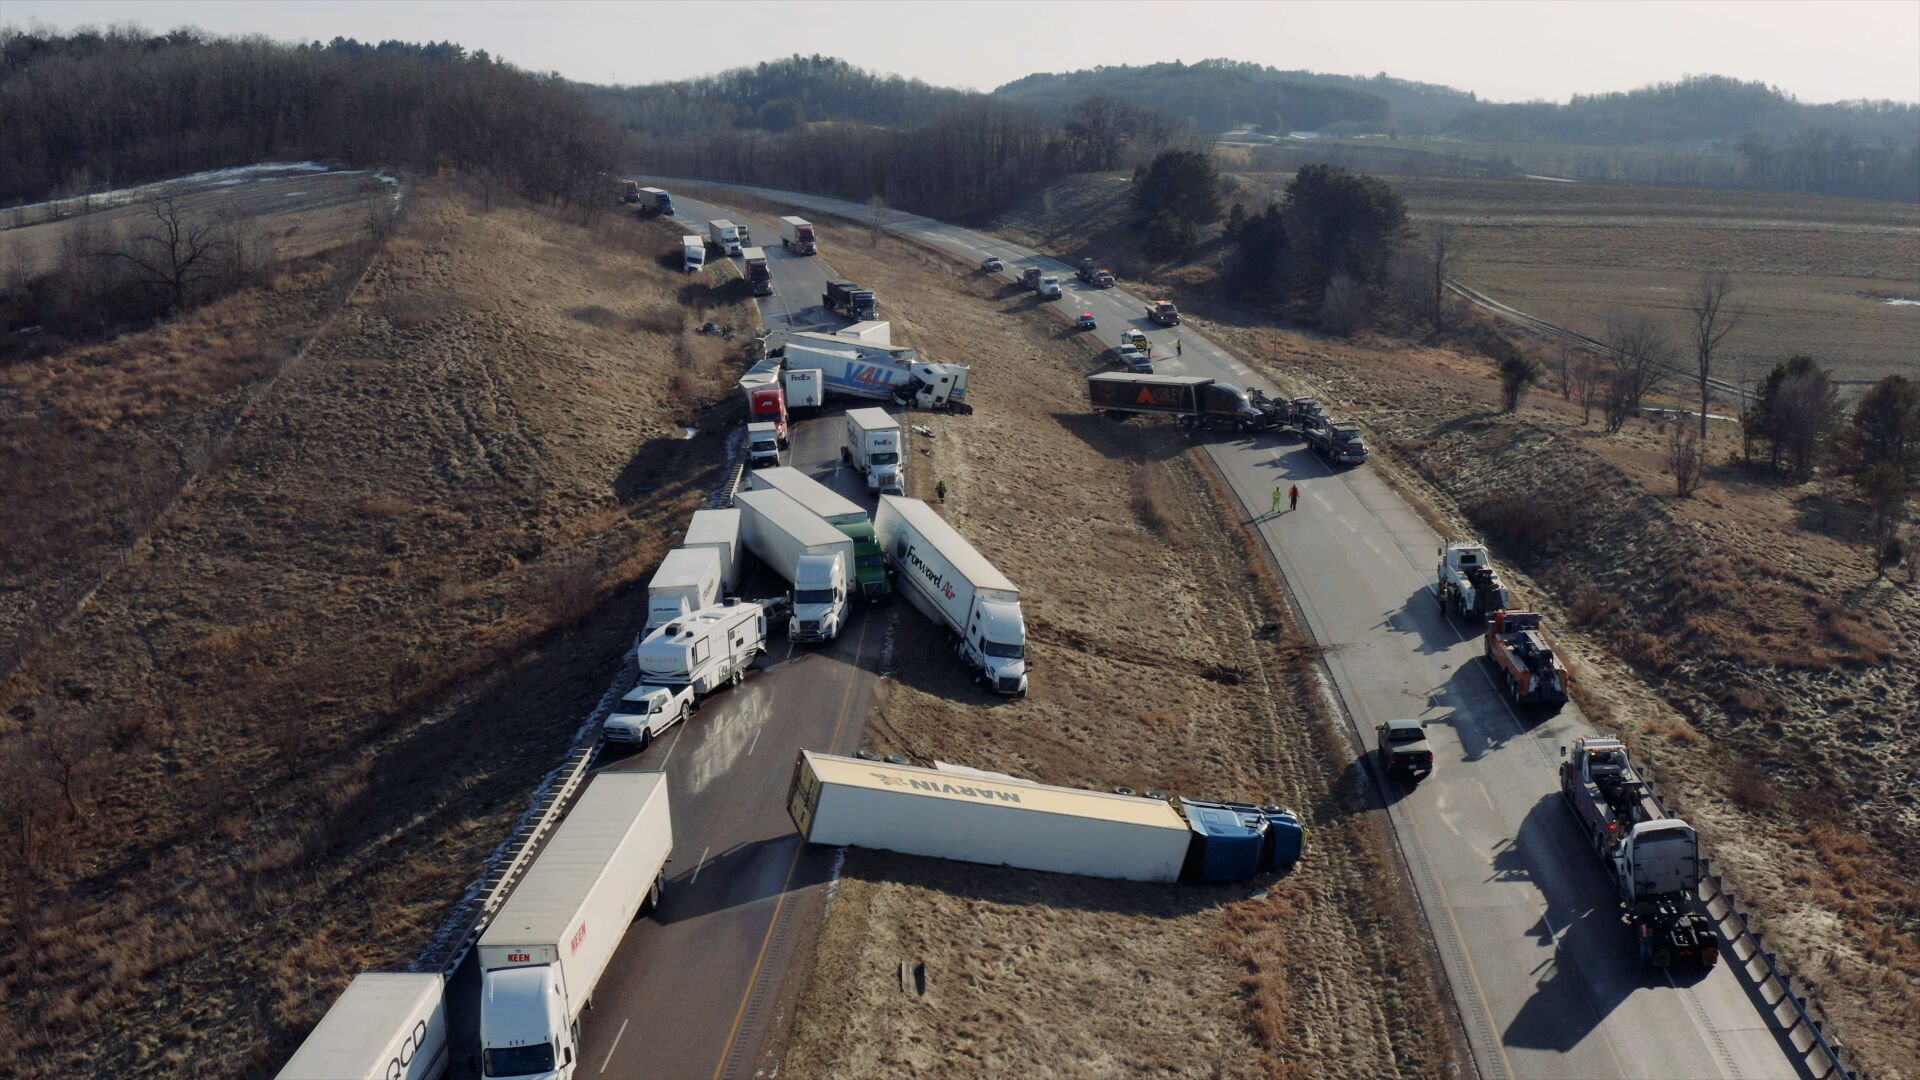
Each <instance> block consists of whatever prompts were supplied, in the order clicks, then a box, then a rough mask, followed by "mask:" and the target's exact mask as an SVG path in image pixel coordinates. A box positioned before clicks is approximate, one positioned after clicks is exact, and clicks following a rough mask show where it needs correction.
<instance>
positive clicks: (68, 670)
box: [0, 180, 754, 1078]
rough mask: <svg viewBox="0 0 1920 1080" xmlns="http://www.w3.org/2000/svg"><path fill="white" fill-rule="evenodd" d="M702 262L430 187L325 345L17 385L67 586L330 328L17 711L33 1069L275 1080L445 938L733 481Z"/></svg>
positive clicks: (51, 568)
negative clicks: (322, 1026) (174, 470)
mask: <svg viewBox="0 0 1920 1080" xmlns="http://www.w3.org/2000/svg"><path fill="white" fill-rule="evenodd" d="M670 250H672V251H675V252H677V247H676V246H675V241H674V239H673V236H672V232H671V230H670V229H667V228H665V227H661V226H653V225H642V224H640V223H637V222H635V221H633V220H632V219H631V218H629V217H627V216H626V215H612V214H609V215H606V216H604V217H602V218H601V219H599V220H598V221H597V222H596V223H594V224H593V225H592V226H589V227H583V226H579V225H576V224H569V223H566V222H562V221H560V220H557V219H556V218H554V217H553V216H551V215H548V214H546V213H542V212H536V211H533V210H529V209H525V208H518V207H509V206H503V205H500V204H498V203H496V205H495V209H494V210H493V211H492V212H491V213H484V212H482V210H481V208H480V203H479V201H478V199H476V198H474V197H473V196H472V195H470V194H469V193H466V192H464V191H462V190H461V189H460V188H459V187H458V186H457V185H455V184H454V183H453V182H452V181H445V180H436V181H428V182H424V183H422V184H419V185H417V186H413V187H410V189H409V194H408V210H407V214H406V217H405V218H404V220H403V222H402V223H401V225H400V227H399V229H398V231H397V232H395V233H394V234H393V235H392V236H391V237H390V238H389V239H388V240H387V241H386V242H385V244H384V246H383V247H382V248H381V249H380V250H379V251H378V252H377V253H375V254H373V255H372V258H371V263H370V264H369V265H368V268H367V272H366V275H365V278H364V280H363V281H362V282H361V283H360V284H359V286H358V287H357V288H356V289H354V290H353V291H352V292H351V293H350V294H349V295H347V296H346V297H345V300H344V305H343V306H342V307H341V308H340V310H339V312H338V314H337V316H335V317H334V318H333V319H332V321H331V322H330V323H328V324H327V325H325V326H324V328H319V326H318V322H319V321H320V320H316V318H315V309H314V305H313V304H312V303H302V302H300V295H301V294H300V292H299V289H298V287H297V283H295V287H293V288H290V289H288V290H287V291H285V292H282V291H279V290H277V289H267V290H264V291H260V292H257V293H243V294H240V295H237V296H235V297H232V298H230V299H229V300H228V301H222V302H221V303H219V304H216V305H213V306H212V307H209V308H206V309H202V310H200V311H197V312H194V313H191V314H189V315H185V316H182V317H180V318H178V319H176V320H174V321H172V322H169V323H165V324H163V325H161V326H159V327H157V328H155V329H153V330H151V331H148V332H144V333H141V334H137V335H131V336H129V337H127V338H125V339H122V340H120V341H117V342H114V343H112V344H111V345H110V346H102V347H100V348H98V349H87V350H81V351H80V352H79V353H78V354H77V355H75V356H72V357H53V358H49V360H48V361H47V362H46V363H45V364H43V365H41V366H37V367H34V368H31V369H29V370H20V369H15V370H11V371H9V372H8V373H7V375H6V377H7V378H8V379H9V380H11V382H10V385H12V386H14V387H16V388H17V392H18V394H19V395H20V397H19V400H23V401H25V402H27V403H28V404H30V409H27V410H25V411H26V412H27V413H28V414H30V415H31V416H33V417H34V418H35V419H34V421H33V423H34V424H35V427H34V428H33V434H34V435H35V436H36V438H37V439H38V441H39V442H40V443H42V444H44V445H43V446H42V447H40V448H38V449H36V448H35V447H32V446H23V445H21V444H17V443H16V444H13V445H12V446H11V447H10V449H9V453H12V454H14V455H22V454H33V453H44V454H45V455H47V462H49V463H42V464H40V465H37V466H36V467H35V468H33V469H29V470H26V471H24V472H21V473H10V474H9V478H10V481H11V480H12V478H13V477H14V476H26V477H27V478H28V481H29V485H30V486H29V487H28V490H27V491H26V492H25V497H24V498H23V499H22V500H21V501H19V502H17V503H15V502H12V501H11V498H10V509H11V508H12V507H13V506H22V507H25V508H26V509H27V512H28V513H29V514H30V515H32V520H29V521H26V522H21V521H19V520H18V519H17V518H15V517H13V516H11V515H9V520H8V528H9V529H11V530H14V531H15V534H16V535H17V534H18V533H22V532H26V531H28V530H29V529H31V528H32V527H33V526H34V524H35V523H36V522H38V523H40V524H41V525H42V526H43V527H44V528H45V529H46V530H47V531H49V532H52V533H55V534H57V535H59V536H63V537H76V538H79V539H78V540H75V541H73V542H71V543H63V544H60V545H46V546H43V547H40V548H35V549H34V551H33V553H32V554H31V557H30V558H28V559H27V560H25V561H24V562H23V563H22V564H20V567H19V569H18V571H17V572H19V573H21V574H23V575H26V576H29V577H32V576H33V575H36V574H39V573H42V572H46V573H50V574H53V573H68V572H70V567H71V566H73V565H78V566H80V567H81V568H82V569H87V570H91V569H92V568H93V567H92V565H91V564H90V563H89V562H88V559H89V556H88V552H90V551H95V550H97V549H98V545H99V544H100V543H101V541H99V540H98V539H97V538H98V537H101V536H105V537H108V538H109V539H110V540H112V541H113V542H119V541H120V540H121V539H124V537H122V536H121V535H119V534H116V533H115V532H114V530H115V529H116V528H120V527H122V519H121V518H120V517H119V515H120V514H121V513H122V511H121V509H120V507H121V505H122V503H121V501H120V500H121V492H120V491H119V490H118V489H119V488H120V487H121V486H124V485H128V484H132V483H134V482H135V481H133V480H122V479H120V477H121V476H122V475H123V474H122V472H121V471H120V470H125V471H126V475H130V476H138V475H140V472H141V470H142V469H143V468H146V467H147V466H146V463H144V462H141V461H139V460H137V459H138V458H139V457H140V453H139V451H140V450H141V449H142V448H143V447H146V446H148V445H149V443H151V442H153V441H156V440H158V439H159V438H160V436H159V435H153V434H151V433H153V432H160V433H163V434H164V433H169V432H175V431H181V430H192V429H194V428H195V427H196V425H205V424H208V423H211V422H212V420H210V419H209V418H208V417H209V416H210V415H217V414H218V413H219V410H220V409H221V408H222V407H223V405H222V403H223V402H224V401H226V400H227V399H226V398H225V397H223V395H230V394H231V393H232V392H233V389H234V387H235V386H237V385H241V384H243V383H244V381H245V380H246V379H249V378H253V377H255V375H254V372H255V367H254V364H255V360H256V355H257V353H256V350H259V351H267V352H269V355H271V350H272V349H275V348H284V347H286V344H285V343H287V342H291V341H294V340H296V339H299V338H302V337H304V336H306V335H308V334H313V335H315V337H314V340H313V341H312V343H311V344H310V345H309V346H308V347H307V348H306V349H305V350H304V351H303V352H302V353H301V354H300V355H299V357H298V359H297V361H296V362H294V363H292V364H290V365H288V366H287V368H286V371H285V373H284V374H283V375H281V376H280V377H279V379H278V380H277V381H276V382H275V383H274V384H273V386H272V388H271V390H270V391H269V392H267V393H265V394H264V395H263V396H261V398H260V399H259V400H258V401H257V402H256V403H255V405H254V408H253V410H252V412H251V413H250V414H249V415H248V416H247V417H246V418H245V419H244V420H243V421H242V422H241V423H240V424H239V425H238V427H237V428H236V429H235V431H234V434H233V436H232V437H231V439H229V440H228V441H227V443H226V446H225V449H224V451H223V452H222V453H221V454H219V455H218V456H217V457H215V458H214V460H213V461H211V462H210V463H209V465H208V467H207V468H206V469H205V471H204V472H203V473H202V474H201V475H199V476H198V478H197V479H195V480H194V482H193V483H192V484H191V486H190V487H189V488H188V489H187V490H186V492H185V494H184V495H183V496H182V497H181V498H180V499H179V501H178V502H177V503H176V504H174V505H172V507H171V508H170V509H168V510H167V511H166V512H165V513H164V514H162V515H161V516H160V517H159V518H158V520H157V521H155V522H153V523H152V525H151V528H150V530H149V531H148V532H147V533H146V535H144V536H140V537H135V538H133V542H132V549H133V557H132V558H131V560H130V561H128V562H127V563H126V564H125V565H124V566H119V567H117V568H114V569H112V572H111V573H110V574H109V575H108V577H107V578H106V581H105V583H104V584H103V585H102V586H101V587H100V589H99V590H98V592H97V593H96V594H95V595H94V596H93V597H92V599H91V601H90V602H89V603H88V604H86V605H85V606H84V607H83V608H82V609H81V610H80V611H79V613H78V614H77V615H76V616H75V617H73V618H72V619H70V620H68V621H67V622H65V623H64V624H63V625H61V626H60V627H58V628H57V629H56V630H55V631H54V632H53V633H52V635H51V636H49V637H47V638H46V639H45V640H44V641H43V642H41V643H40V644H39V645H38V646H37V647H36V648H34V649H33V650H32V651H31V652H30V653H29V654H28V655H27V657H26V660H25V662H24V664H23V665H22V666H21V667H20V669H19V670H18V671H17V672H16V673H14V674H13V675H12V676H11V677H9V678H6V679H5V681H4V682H0V750H3V751H4V755H0V762H3V763H4V764H3V768H4V774H5V778H4V784H0V794H3V795H4V797H3V798H0V803H3V804H4V805H0V811H4V816H5V821H6V825H5V828H6V831H7V834H8V835H9V836H10V837H12V838H14V841H15V843H14V847H13V850H12V854H11V857H10V858H9V859H7V860H6V861H5V862H4V863H3V864H0V884H4V890H0V999H4V1000H5V1001H6V1003H7V1004H6V1008H5V1010H4V1011H0V1074H4V1075H7V1076H19V1077H62V1078H65V1077H75V1076H93V1077H115V1078H118V1077H175V1076H186V1075H212V1074H219V1075H236V1074H239V1075H264V1074H268V1073H270V1072H271V1071H272V1069H273V1068H274V1067H275V1066H276V1065H277V1063H278V1062H279V1061H280V1060H283V1059H284V1057H285V1055H286V1054H287V1053H289V1052H290V1051H291V1048H292V1046H293V1044H294V1043H296V1042H297V1041H298V1040H299V1039H300V1038H302V1037H304V1035H305V1033H306V1032H307V1030H308V1029H309V1028H310V1027H311V1025H312V1024H313V1023H314V1022H315V1020H317V1019H318V1017H319V1016H320V1015H321V1014H322V1013H323V1012H324V1011H325V1008H326V1006H327V1005H328V1004H329V1003H330V1002H331V1000H332V999H333V997H334V996H335V995H336V994H337V993H338V992H339V990H340V988H341V987H343V986H344V985H345V984H346V982H347V981H348V980H349V979H350V978H351V976H352V975H353V974H354V973H355V972H358V971H362V970H381V969H388V970H391V969H395V968H403V967H404V966H405V965H406V964H407V963H408V962H409V961H410V960H411V959H412V958H413V956H414V955H415V954H416V953H417V952H418V951H419V950H420V949H421V948H422V947H423V946H424V945H425V944H426V942H427V941H428V939H429V937H430V936H431V934H432V933H433V931H434V930H435V929H436V928H437V926H438V925H439V923H440V922H441V920H442V919H444V918H445V917H446V914H447V912H448V911H449V910H450V908H451V907H452V905H453V903H454V901H455V900H456V899H457V898H458V896H459V895H460V893H461V891H462V889H463V888H464V887H465V886H466V885H467V884H468V883H469V882H470V881H472V880H473V879H474V878H475V877H477V876H478V874H479V872H480V868H481V864H482V860H483V859H484V858H485V857H486V856H487V855H488V853H489V852H490V851H491V850H492V849H493V848H494V846H495V845H496V844H498V843H499V841H500V840H501V838H502V837H503V836H505V835H506V826H507V823H508V822H510V821H511V820H512V819H513V818H514V817H515V816H517V815H518V814H519V813H520V811H521V810H522V809H523V807H524V806H525V801H526V797H527V793H528V792H529V791H530V790H531V789H532V788H533V786H534V785H535V784H536V783H537V781H538V778H539V777H540V776H541V775H542V774H544V773H545V772H546V771H547V770H548V769H549V768H551V767H552V765H553V764H555V763H556V762H557V760H558V758H559V756H560V754H561V752H562V750H563V748H564V747H565V746H566V745H567V744H568V742H569V741H570V739H571V738H572V735H573V732H574V730H575V728H576V727H577V726H578V724H579V723H580V722H581V720H582V719H583V718H584V716H585V714H586V712H587V710H588V709H590V708H591V706H592V704H593V702H594V701H595V700H596V699H597V698H598V696H599V695H600V693H601V692H602V691H603V690H604V689H605V687H606V684H607V681H608V679H609V677H610V675H611V672H612V670H613V668H614V665H616V664H617V663H618V657H619V654H620V652H621V649H622V647H623V645H624V644H625V643H626V642H628V641H629V640H630V639H631V633H632V629H633V620H632V618H631V611H632V604H633V601H632V599H631V597H630V596H629V592H630V590H632V589H633V588H634V587H635V586H636V584H639V583H643V582H644V576H645V574H646V573H648V572H649V571H650V570H651V568H652V566H653V565H654V563H655V562H656V561H657V556H658V555H659V553H660V552H662V551H664V550H665V549H666V548H667V547H668V546H670V545H671V539H670V536H671V530H672V529H673V528H674V527H675V526H677V525H678V524H679V523H680V522H681V521H682V520H684V517H685V514H686V512H687V511H689V510H690V509H691V508H693V507H694V506H697V505H698V504H699V503H700V501H701V500H702V498H703V496H704V493H705V492H706V490H707V489H708V488H709V487H710V486H711V485H712V484H713V483H714V482H715V481H716V479H717V463H718V461H720V460H721V459H722V458H723V456H724V455H723V452H722V450H721V447H722V445H723V443H724V439H723V437H722V435H721V434H711V433H709V434H703V435H701V436H699V437H697V438H694V439H692V440H683V439H682V438H681V432H680V424H681V423H682V422H683V420H684V419H685V418H686V417H687V415H688V413H689V411H690V410H689V408H688V405H687V399H688V398H689V397H691V398H693V399H694V400H696V401H707V402H720V403H721V404H720V405H718V406H717V409H718V411H717V412H713V413H710V414H708V413H701V414H700V415H702V416H710V417H711V420H712V423H711V424H710V425H709V426H711V427H712V428H713V429H715V431H722V430H723V429H724V428H725V427H727V426H729V425H730V424H731V423H733V422H736V421H737V415H736V414H737V411H738V407H737V405H736V404H735V399H736V398H737V395H735V394H733V393H731V390H730V388H731V382H732V369H733V366H734V361H735V360H736V359H737V358H736V357H734V356H729V355H725V354H723V352H722V351H721V349H722V347H721V346H720V345H719V343H718V342H717V341H714V340H712V339H708V338H701V337H698V336H695V335H693V334H692V333H691V331H690V329H689V328H690V327H691V326H692V325H695V324H696V323H697V322H699V321H701V320H702V319H705V318H715V319H717V320H719V321H731V322H735V323H742V324H745V323H750V322H752V321H754V318H753V315H752V312H751V310H750V309H746V308H744V307H740V308H736V307H735V306H734V301H733V299H732V298H733V297H734V295H735V292H736V290H734V289H732V288H730V287H715V286H716V282H715V281H714V280H713V279H706V278H695V279H687V278H683V277H682V276H681V275H680V274H679V273H678V272H677V268H671V269H670V268H668V267H667V266H666V265H665V264H664V263H663V261H662V259H663V256H664V255H665V254H666V253H668V252H669V251H670ZM356 276H357V275H356ZM183 386H184V387H185V388H184V389H182V387H183ZM692 411H694V412H696V413H698V412H699V410H692ZM702 422H703V423H705V422H706V421H705V420H704V419H703V421H702ZM129 431H130V432H131V434H129ZM9 434H12V432H11V430H10V432H9ZM154 456H157V457H160V458H161V459H162V461H161V463H160V464H159V465H156V466H154V468H155V469H156V471H158V472H159V473H160V474H162V475H165V474H166V473H167V470H168V469H169V468H170V467H171V465H172V463H173V460H174V459H173V455H172V454H171V453H170V452H168V451H167V450H166V449H165V448H164V447H163V448H162V449H161V450H159V451H157V452H155V454H154ZM18 460H20V458H19V457H18V456H16V457H15V458H12V459H10V463H9V468H12V467H13V466H12V462H15V461H18ZM35 460H38V459H35ZM69 477H78V478H80V480H81V482H80V483H77V484H74V483H66V482H65V480H66V478H69ZM9 494H10V497H11V496H12V495H13V492H11V491H10V492H9ZM89 545H93V546H89ZM60 548H72V549H74V551H67V550H58V549H60ZM35 560H38V561H35ZM208 1061H221V1062H225V1063H227V1064H226V1065H225V1066H222V1067H218V1068H214V1069H211V1070H209V1069H207V1068H205V1066H204V1063H205V1062H208Z"/></svg>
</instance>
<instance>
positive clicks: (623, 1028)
mask: <svg viewBox="0 0 1920 1080" xmlns="http://www.w3.org/2000/svg"><path fill="white" fill-rule="evenodd" d="M632 1022H633V1018H632V1017H628V1018H627V1019H625V1020H622V1021H620V1030H619V1031H616V1032H614V1034H613V1044H612V1045H610V1046H608V1047H607V1060H605V1061H603V1062H601V1063H600V1071H601V1072H603V1073H604V1072H606V1071H607V1066H608V1065H611V1064H613V1052H614V1051H615V1050H617V1049H619V1047H620V1036H622V1035H625V1034H626V1033H627V1025H628V1024H630V1023H632Z"/></svg>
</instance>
